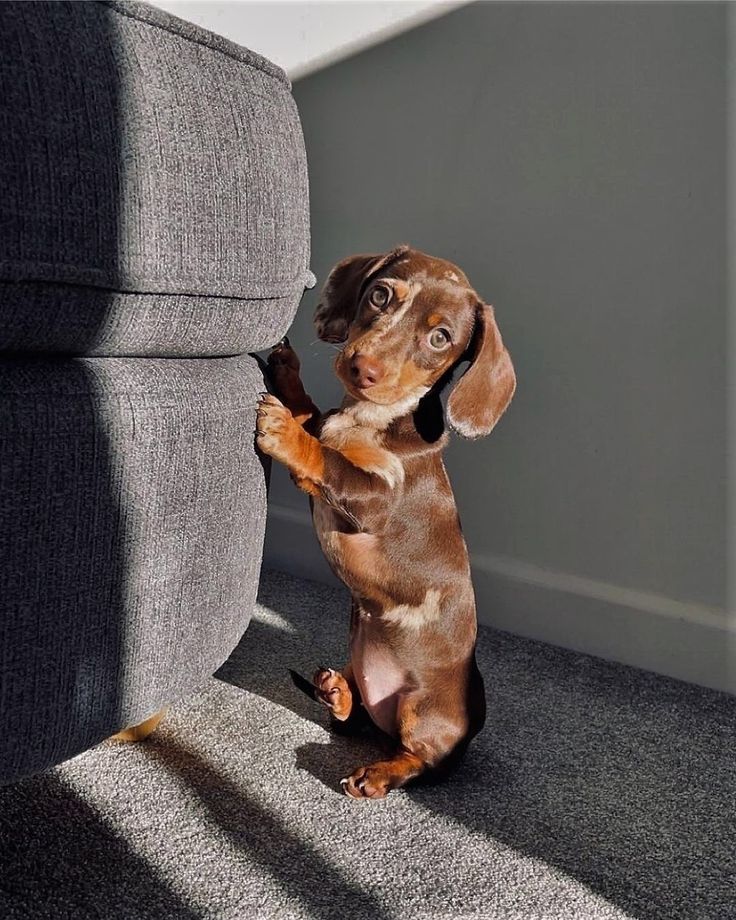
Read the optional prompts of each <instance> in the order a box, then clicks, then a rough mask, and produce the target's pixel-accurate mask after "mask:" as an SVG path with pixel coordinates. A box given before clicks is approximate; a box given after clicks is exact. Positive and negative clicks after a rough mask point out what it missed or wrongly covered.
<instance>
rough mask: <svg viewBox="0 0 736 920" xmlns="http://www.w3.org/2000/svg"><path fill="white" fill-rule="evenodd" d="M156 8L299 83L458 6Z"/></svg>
mask: <svg viewBox="0 0 736 920" xmlns="http://www.w3.org/2000/svg"><path fill="white" fill-rule="evenodd" d="M155 5H156V6H159V7H161V8H162V9H165V10H168V11H169V12H170V13H173V14H174V15H175V16H179V17H181V18H182V19H188V20H189V21H190V22H194V23H196V24H197V25H199V26H202V27H203V28H205V29H210V30H211V31H213V32H218V33H219V34H220V35H223V36H225V38H229V39H230V40H231V41H234V42H236V43H237V44H239V45H244V46H245V47H246V48H250V49H251V50H252V51H257V52H258V53H259V54H263V55H264V56H265V57H267V58H269V59H270V60H271V61H273V62H274V63H275V64H278V65H279V66H280V67H283V69H284V70H285V71H286V72H287V73H288V74H289V76H290V77H291V78H292V79H298V78H299V77H302V76H305V75H306V74H308V73H313V72H314V71H316V70H319V69H320V68H322V67H325V66H327V65H328V64H332V63H335V62H336V61H338V60H340V59H341V58H344V57H347V56H349V55H350V54H354V53H355V52H356V51H359V50H361V49H363V48H366V47H369V46H370V45H371V44H376V43H377V42H380V41H384V40H385V39H387V38H389V37H390V36H392V35H397V34H399V33H400V32H402V31H404V30H405V29H409V28H412V27H413V26H416V25H418V24H419V23H421V22H426V21H427V20H429V19H432V18H433V17H435V16H439V15H442V13H444V12H446V11H447V10H449V9H451V8H453V7H456V6H460V5H462V2H460V0H392V2H385V0H384V2H371V0H327V2H324V0H302V2H294V0H271V2H258V0H252V2H237V0H231V2H229V3H219V2H216V0H210V2H208V0H160V2H159V0H157V2H156V4H155Z"/></svg>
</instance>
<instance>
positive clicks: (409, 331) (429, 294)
mask: <svg viewBox="0 0 736 920" xmlns="http://www.w3.org/2000/svg"><path fill="white" fill-rule="evenodd" d="M315 324H316V327H317V331H318V334H319V335H320V337H322V338H325V339H327V340H329V341H337V340H339V341H342V342H344V346H343V348H342V351H341V352H340V353H339V355H338V357H337V359H336V361H335V370H336V373H337V375H338V377H339V378H340V380H341V382H342V383H343V385H344V386H345V389H346V397H345V399H344V401H343V404H342V406H341V407H340V409H338V410H336V411H335V412H332V413H329V414H328V415H326V416H320V415H319V412H318V410H317V408H316V406H314V403H313V402H312V401H311V399H310V398H309V397H308V396H307V395H306V393H305V391H304V388H303V386H302V383H301V380H300V379H299V363H298V359H297V358H296V355H295V354H294V353H293V351H292V350H291V349H290V348H289V346H288V345H281V346H278V347H277V348H276V349H275V350H274V352H273V353H272V355H271V357H270V364H271V367H272V369H273V370H274V383H275V387H276V389H277V392H278V394H279V396H280V400H279V399H276V398H275V397H274V396H270V395H269V396H265V397H264V398H263V400H262V402H261V404H260V406H259V410H258V435H257V440H258V444H259V446H260V447H261V449H262V450H263V451H264V452H265V453H267V454H270V455H271V456H272V457H274V458H275V459H277V460H279V461H280V462H282V463H284V464H285V465H286V466H287V467H288V468H289V470H290V471H291V474H292V477H293V478H294V480H295V482H296V483H297V485H298V486H299V487H300V488H302V489H303V490H304V491H306V492H308V493H309V494H310V495H311V496H312V507H313V517H314V523H315V528H316V530H317V535H318V537H319V539H320V543H321V545H322V548H323V551H324V552H325V555H326V557H327V559H328V561H329V563H330V565H331V566H332V568H333V570H334V571H335V572H336V573H337V575H338V576H339V577H340V578H341V579H342V580H343V581H344V582H345V584H346V585H347V587H348V588H349V589H350V591H351V594H352V596H353V609H352V617H351V640H350V663H349V664H348V666H347V667H346V668H344V669H343V672H342V673H339V672H337V671H334V670H332V669H324V668H323V669H320V670H319V671H318V672H317V673H316V674H315V676H314V681H313V682H314V686H315V695H316V697H317V698H318V699H319V700H321V702H323V703H324V704H325V705H326V706H328V708H329V709H330V710H331V712H332V714H333V716H334V718H335V719H337V720H339V721H340V722H343V721H347V720H352V719H353V718H354V717H355V716H356V715H357V714H359V711H360V712H363V711H364V712H366V713H367V714H368V715H369V716H370V718H371V719H372V721H373V722H374V723H375V724H376V725H378V727H379V728H381V729H382V730H383V731H384V732H385V733H386V734H388V735H390V736H392V737H393V738H394V739H395V742H396V752H395V755H394V756H393V757H391V758H389V759H388V760H382V761H378V762H377V763H374V764H371V765H369V766H367V767H361V768H359V769H358V770H356V771H354V772H353V773H352V774H351V776H350V777H348V778H347V779H345V780H344V781H343V786H344V789H345V791H346V793H347V794H348V795H350V796H353V797H355V798H377V797H381V796H383V795H385V794H386V793H387V792H388V791H389V790H390V789H393V788H396V787H398V786H401V785H404V784H405V783H407V782H409V781H411V780H413V779H416V778H417V777H419V776H421V775H422V774H424V773H427V772H444V771H445V770H447V769H448V768H449V767H450V766H452V765H454V763H455V762H456V761H457V760H458V758H459V757H460V756H461V755H462V753H463V752H464V750H465V748H466V747H467V745H468V743H469V742H470V740H471V739H472V737H473V736H474V735H475V734H477V732H478V731H480V729H481V727H482V726H483V722H484V719H485V696H484V691H483V680H482V678H481V675H480V672H479V671H478V668H477V665H476V662H475V639H476V614H475V602H474V597H473V588H472V584H471V581H470V566H469V562H468V554H467V550H466V547H465V542H464V540H463V537H462V533H461V531H460V525H459V521H458V516H457V510H456V508H455V502H454V498H453V494H452V489H451V487H450V483H449V480H448V478H447V474H446V472H445V468H444V464H443V462H442V450H443V448H444V447H445V445H446V443H447V433H446V431H445V423H444V417H443V412H442V404H441V402H440V391H441V390H442V388H443V387H444V386H446V385H447V384H448V383H449V381H450V377H451V375H452V373H453V371H454V370H455V369H456V368H457V366H458V365H459V364H460V363H462V361H463V360H468V361H469V362H470V363H469V368H468V370H467V371H466V372H465V375H464V376H463V377H462V378H461V379H460V381H459V382H458V384H457V385H456V386H455V388H454V390H453V392H452V393H451V395H450V398H449V401H448V411H447V417H448V422H449V424H450V425H451V427H453V428H454V429H455V430H456V431H458V432H459V433H461V434H463V435H465V436H466V437H473V438H474V437H479V436H481V435H485V434H488V433H489V432H490V431H491V430H492V428H493V427H494V425H495V424H496V422H497V421H498V419H499V418H500V416H501V414H502V413H503V411H504V410H505V409H506V407H507V405H508V404H509V402H510V400H511V397H512V396H513V393H514V389H515V377H514V370H513V366H512V364H511V359H510V358H509V355H508V352H507V351H506V349H505V347H504V345H503V342H502V340H501V336H500V333H499V331H498V327H497V325H496V322H495V317H494V314H493V309H492V308H491V307H489V306H487V305H486V304H484V303H483V302H482V301H481V300H480V298H479V297H478V295H477V294H476V293H475V291H474V290H473V289H472V288H471V287H470V284H469V282H468V280H467V278H466V276H465V275H464V274H463V272H462V271H461V270H460V269H459V268H457V266H455V265H453V264H452V263H450V262H446V261H445V260H443V259H435V258H433V257H431V256H428V255H426V254H424V253H421V252H418V251H416V250H413V249H410V248H409V247H407V246H401V247H397V248H396V249H394V250H391V252H389V253H386V254H385V255H371V256H369V255H361V256H353V257H351V258H349V259H345V260H343V261H342V262H340V263H339V264H338V265H337V266H336V267H335V268H334V269H333V271H332V272H331V274H330V277H329V278H328V280H327V283H326V285H325V288H324V292H323V299H322V302H321V303H320V305H319V306H318V308H317V312H316V314H315ZM438 330H439V332H438Z"/></svg>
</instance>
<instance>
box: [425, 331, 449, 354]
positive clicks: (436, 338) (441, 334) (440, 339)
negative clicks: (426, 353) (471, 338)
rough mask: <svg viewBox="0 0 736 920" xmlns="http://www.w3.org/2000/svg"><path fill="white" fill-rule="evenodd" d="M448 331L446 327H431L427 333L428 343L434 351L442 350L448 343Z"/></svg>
mask: <svg viewBox="0 0 736 920" xmlns="http://www.w3.org/2000/svg"><path fill="white" fill-rule="evenodd" d="M450 341H451V339H450V333H449V332H448V331H447V329H433V330H432V331H431V332H430V333H429V344H430V346H431V347H432V348H434V349H435V351H442V349H443V348H447V346H448V345H449V344H450Z"/></svg>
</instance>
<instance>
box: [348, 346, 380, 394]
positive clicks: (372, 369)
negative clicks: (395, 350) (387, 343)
mask: <svg viewBox="0 0 736 920" xmlns="http://www.w3.org/2000/svg"><path fill="white" fill-rule="evenodd" d="M382 377H383V367H381V365H380V364H379V362H378V361H376V359H375V358H369V357H368V355H363V354H360V353H358V354H354V355H353V357H352V358H351V360H350V378H351V380H352V381H353V383H354V384H355V385H356V386H357V387H359V388H360V389H361V390H367V389H368V387H372V386H374V385H375V384H377V383H379V381H380V380H381V378H382Z"/></svg>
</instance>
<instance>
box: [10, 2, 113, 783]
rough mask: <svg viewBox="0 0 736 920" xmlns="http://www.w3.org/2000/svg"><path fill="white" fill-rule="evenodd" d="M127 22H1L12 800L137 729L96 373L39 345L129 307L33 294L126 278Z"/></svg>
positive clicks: (66, 17)
mask: <svg viewBox="0 0 736 920" xmlns="http://www.w3.org/2000/svg"><path fill="white" fill-rule="evenodd" d="M113 15H114V13H113V11H112V10H111V9H110V8H107V7H105V6H104V5H102V4H74V3H39V4H22V3H6V4H0V35H2V39H1V40H0V46H1V47H2V55H0V57H2V61H0V96H2V98H3V117H4V119H5V121H4V125H5V128H6V130H5V135H4V141H3V145H2V151H0V172H1V173H2V175H3V181H4V185H5V187H6V188H7V189H9V190H12V195H11V196H10V197H8V198H7V201H6V202H4V204H3V207H2V208H0V228H1V229H2V234H3V238H4V240H5V243H4V245H3V255H2V258H5V257H7V256H8V255H11V256H12V257H15V258H17V259H18V260H20V262H19V265H20V267H16V268H13V267H12V264H11V268H10V269H8V270H7V271H9V274H8V273H7V272H6V270H5V266H3V269H4V271H3V278H5V279H8V278H10V279H11V280H4V281H2V282H0V296H2V297H3V298H4V299H5V301H6V303H7V304H8V305H10V307H11V308H12V310H11V312H10V313H9V314H4V315H9V316H10V320H9V321H8V323H7V325H6V328H4V329H3V336H2V340H3V343H4V345H3V347H2V348H1V349H0V391H1V392H2V394H3V398H2V400H1V401H0V430H2V436H1V437H0V470H2V480H3V481H2V502H0V559H2V565H0V613H1V614H2V618H3V619H4V621H5V623H6V626H7V629H8V632H7V634H6V633H5V630H4V629H3V628H2V627H0V635H2V636H4V637H5V641H6V643H7V644H6V646H5V654H4V665H3V668H2V673H0V726H1V727H2V740H1V741H0V782H11V781H14V780H16V779H18V778H20V777H23V776H25V775H28V774H31V773H33V772H36V771H38V770H41V769H44V768H45V767H48V766H51V765H53V764H55V763H59V762H61V761H62V760H64V759H66V758H68V757H70V756H72V755H74V754H76V753H78V752H80V751H82V750H84V749H86V748H89V747H90V746H91V745H93V744H95V743H96V742H97V741H99V740H101V739H102V738H104V737H105V736H106V735H107V734H110V733H111V732H112V731H115V730H117V728H119V727H122V725H121V721H120V720H121V713H122V710H123V708H124V704H123V700H122V698H121V694H122V666H123V657H124V652H125V645H126V635H125V618H126V601H125V579H126V567H127V559H126V554H125V546H126V542H127V541H126V534H127V526H126V520H125V511H124V509H123V508H122V507H121V500H120V491H121V490H120V483H119V482H116V468H115V463H114V451H113V448H112V445H111V443H110V438H109V429H110V425H109V424H108V423H106V422H107V420H106V419H105V418H104V409H103V408H102V406H101V398H100V383H99V381H98V380H96V379H95V374H94V371H93V369H92V367H91V366H90V363H89V362H86V361H85V360H84V359H79V358H74V357H72V356H71V355H70V356H65V355H64V354H54V353H53V352H54V351H55V349H54V348H53V347H50V346H48V343H45V342H44V341H43V340H41V339H39V338H38V336H40V335H43V333H42V332H40V331H39V330H44V329H46V328H51V327H54V328H55V329H57V330H63V331H64V333H65V334H67V335H68V336H69V341H73V342H74V343H75V346H76V354H80V353H81V354H83V353H84V351H85V348H86V345H89V344H92V343H93V342H94V341H95V337H96V335H97V332H98V330H99V329H100V328H102V327H103V325H104V323H105V320H106V315H107V312H108V306H109V301H110V297H111V295H110V294H109V293H108V292H105V291H103V290H101V289H99V290H97V295H94V294H91V295H90V292H89V290H85V289H77V288H75V287H74V286H72V285H66V286H65V285H64V284H52V283H46V282H37V281H33V280H32V279H33V278H35V275H34V274H33V270H34V269H33V268H29V267H28V266H29V265H31V266H35V264H36V262H38V261H40V260H44V259H45V260H46V261H48V260H49V259H51V258H52V257H53V258H56V256H59V251H63V253H64V254H66V258H67V259H68V260H71V259H76V260H78V261H80V262H82V263H84V262H85V260H89V259H93V258H95V257H99V258H100V259H102V261H103V262H104V263H105V265H106V266H107V265H112V266H115V265H116V264H117V259H118V258H119V241H118V232H119V224H120V221H119V210H120V202H119V200H118V195H119V189H120V184H119V167H120V157H121V154H120V147H121V145H122V143H123V138H122V127H121V123H120V109H121V107H122V106H123V105H124V102H123V101H121V100H120V98H119V96H120V94H121V92H122V90H121V88H120V74H119V72H118V69H119V62H118V61H117V60H116V54H115V47H116V42H117V38H116V33H115V28H114V25H113V23H112V17H113ZM80 36H84V40H83V41H80ZM70 62H73V63H70ZM89 75H94V78H93V79H90V78H89ZM90 215H93V217H90ZM87 218H90V220H88V219H87ZM13 247H16V248H15V249H14V248H13ZM49 253H51V255H49ZM58 261H59V262H62V263H63V261H64V260H63V258H62V256H59V257H58ZM44 264H45V263H44ZM46 267H48V266H46ZM61 267H62V268H64V265H63V264H62V266H61ZM80 291H81V292H82V293H84V294H85V295H86V297H87V299H86V301H85V302H86V303H87V309H88V312H87V313H86V314H84V313H82V312H81V311H80V310H78V309H77V308H79V306H80V301H79V298H80V296H81V294H80ZM83 299H84V298H83ZM12 311H15V312H12ZM15 320H18V321H17V322H15ZM14 336H15V337H14ZM47 346H48V347H47ZM44 350H45V351H46V352H47V353H45V354H44V353H43V352H44ZM56 350H58V349H56ZM1 642H2V638H0V643H1Z"/></svg>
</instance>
